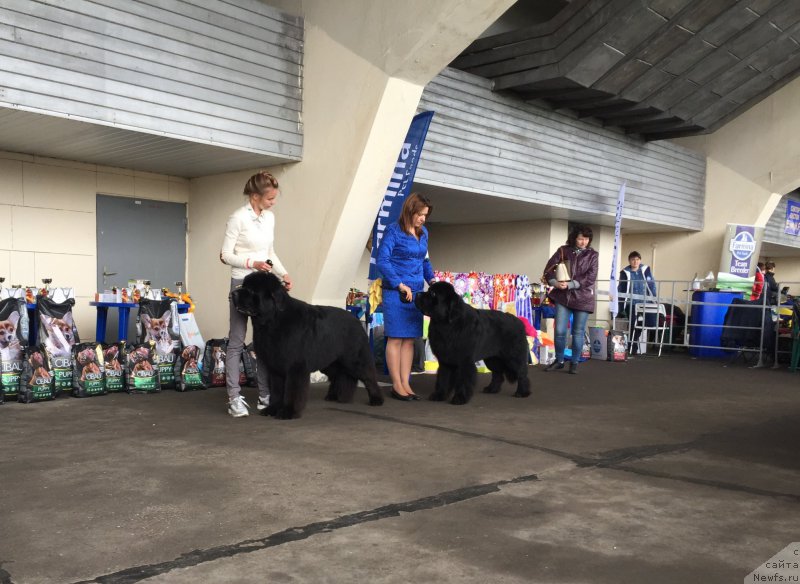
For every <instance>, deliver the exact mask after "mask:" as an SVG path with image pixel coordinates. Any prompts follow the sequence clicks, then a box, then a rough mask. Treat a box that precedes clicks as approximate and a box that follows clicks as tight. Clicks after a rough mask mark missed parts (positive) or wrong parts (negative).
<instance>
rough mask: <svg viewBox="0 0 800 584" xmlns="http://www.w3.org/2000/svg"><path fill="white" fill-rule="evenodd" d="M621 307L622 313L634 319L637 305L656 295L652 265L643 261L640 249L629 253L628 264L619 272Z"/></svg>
mask: <svg viewBox="0 0 800 584" xmlns="http://www.w3.org/2000/svg"><path fill="white" fill-rule="evenodd" d="M617 291H618V292H619V308H618V312H619V314H620V315H625V316H627V317H628V318H630V319H631V320H633V318H634V316H635V315H636V305H637V304H639V303H640V302H644V301H646V300H647V298H648V297H654V296H655V295H656V282H655V278H653V271H652V270H651V269H650V266H648V265H646V264H643V263H642V255H641V254H640V253H639V252H638V251H632V252H631V253H629V254H628V266H627V267H626V268H623V269H622V271H621V272H620V273H619V285H618V286H617Z"/></svg>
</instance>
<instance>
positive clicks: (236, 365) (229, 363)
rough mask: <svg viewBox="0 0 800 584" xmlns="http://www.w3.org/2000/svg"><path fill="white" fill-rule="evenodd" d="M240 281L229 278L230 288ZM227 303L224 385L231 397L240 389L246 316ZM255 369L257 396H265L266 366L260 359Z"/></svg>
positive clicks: (267, 392) (267, 388)
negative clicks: (228, 315)
mask: <svg viewBox="0 0 800 584" xmlns="http://www.w3.org/2000/svg"><path fill="white" fill-rule="evenodd" d="M241 283H242V280H233V279H231V290H233V289H234V288H235V287H236V286H239V285H240V284H241ZM228 304H229V309H230V330H229V331H228V351H227V352H226V354H225V385H226V386H227V388H228V399H233V398H235V397H236V396H238V395H239V393H240V392H241V391H242V388H241V387H240V386H239V373H240V370H241V362H242V351H244V337H245V335H246V334H247V319H248V317H247V316H245V315H244V314H242V313H241V312H239V311H238V310H236V308H234V306H233V302H231V301H230V300H229V301H228ZM256 371H257V377H258V396H259V397H267V396H268V395H269V382H268V381H267V379H268V376H267V366H266V365H265V364H264V363H263V362H262V361H261V359H258V360H257V362H256Z"/></svg>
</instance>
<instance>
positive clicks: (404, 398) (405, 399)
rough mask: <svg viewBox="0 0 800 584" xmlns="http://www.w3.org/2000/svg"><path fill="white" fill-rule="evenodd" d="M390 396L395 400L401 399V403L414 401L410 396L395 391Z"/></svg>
mask: <svg viewBox="0 0 800 584" xmlns="http://www.w3.org/2000/svg"><path fill="white" fill-rule="evenodd" d="M389 395H391V396H392V397H393V398H394V399H399V400H400V401H411V400H413V399H414V398H413V397H411V396H410V395H401V394H399V393H397V392H396V391H395V390H394V389H393V390H392V391H391V393H390V394H389Z"/></svg>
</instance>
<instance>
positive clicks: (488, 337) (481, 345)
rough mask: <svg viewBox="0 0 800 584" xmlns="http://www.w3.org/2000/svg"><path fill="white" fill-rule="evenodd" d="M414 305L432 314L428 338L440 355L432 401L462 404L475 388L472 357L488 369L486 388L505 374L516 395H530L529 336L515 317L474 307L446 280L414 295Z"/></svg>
mask: <svg viewBox="0 0 800 584" xmlns="http://www.w3.org/2000/svg"><path fill="white" fill-rule="evenodd" d="M414 303H415V304H416V306H417V308H419V309H420V310H421V311H422V313H423V314H425V315H427V316H429V317H430V318H431V323H430V327H429V329H428V338H429V339H430V342H431V349H432V350H433V353H434V354H435V355H436V358H437V359H438V360H439V371H438V373H437V374H436V389H435V390H434V392H433V393H432V394H431V396H430V399H431V400H433V401H444V400H446V399H447V398H448V396H449V395H450V393H451V392H453V399H452V400H451V401H450V403H452V404H455V405H460V404H465V403H467V402H468V401H469V400H470V398H472V393H473V391H474V389H475V383H476V381H477V372H476V370H475V362H476V361H479V360H481V359H483V362H484V363H486V366H487V367H488V368H489V370H490V371H491V372H492V380H491V381H490V382H489V385H488V386H486V387H485V388H484V389H483V391H484V393H497V392H499V391H500V386H501V385H502V383H503V377H505V378H506V379H508V380H509V381H510V382H512V383H513V382H516V383H517V391H516V392H515V393H514V397H528V396H529V395H530V394H531V391H530V389H529V382H528V351H529V349H528V339H527V338H526V336H525V327H524V326H523V324H522V322H521V321H520V320H519V318H517V317H516V316H512V315H510V314H506V313H503V312H499V311H497V310H477V309H475V308H472V307H471V306H469V305H468V304H467V303H465V302H464V300H463V299H462V298H461V297H460V296H459V295H458V294H457V293H456V291H455V289H454V288H453V286H451V285H450V284H448V283H447V282H436V283H435V284H433V285H431V287H430V288H429V289H428V291H427V292H420V293H419V294H417V297H416V299H415V300H414Z"/></svg>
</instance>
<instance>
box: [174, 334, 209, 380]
mask: <svg viewBox="0 0 800 584" xmlns="http://www.w3.org/2000/svg"><path fill="white" fill-rule="evenodd" d="M199 361H200V347H198V346H197V345H186V346H185V347H184V348H183V351H181V354H180V355H179V356H178V358H177V359H176V360H175V380H176V386H175V388H176V389H177V390H178V391H191V390H194V389H205V388H206V384H205V382H204V381H203V375H202V373H201V371H200V363H199Z"/></svg>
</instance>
